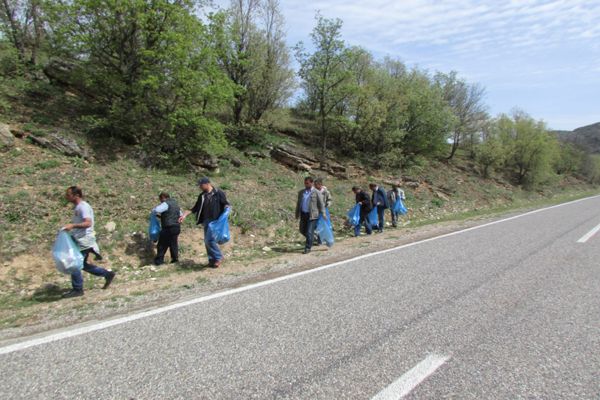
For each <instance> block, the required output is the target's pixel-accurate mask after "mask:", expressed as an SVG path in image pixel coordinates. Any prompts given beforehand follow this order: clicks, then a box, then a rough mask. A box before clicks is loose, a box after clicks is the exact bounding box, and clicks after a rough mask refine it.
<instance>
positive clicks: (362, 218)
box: [354, 214, 372, 236]
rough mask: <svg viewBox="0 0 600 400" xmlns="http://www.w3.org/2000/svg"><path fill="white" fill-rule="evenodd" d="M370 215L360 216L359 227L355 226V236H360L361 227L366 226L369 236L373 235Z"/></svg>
mask: <svg viewBox="0 0 600 400" xmlns="http://www.w3.org/2000/svg"><path fill="white" fill-rule="evenodd" d="M368 215H369V214H360V221H359V223H358V225H355V226H354V236H360V227H361V226H362V225H363V224H364V225H365V230H366V231H367V235H370V234H371V233H372V230H371V224H370V223H369V217H368Z"/></svg>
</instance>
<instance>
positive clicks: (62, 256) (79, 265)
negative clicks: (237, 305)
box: [52, 230, 83, 274]
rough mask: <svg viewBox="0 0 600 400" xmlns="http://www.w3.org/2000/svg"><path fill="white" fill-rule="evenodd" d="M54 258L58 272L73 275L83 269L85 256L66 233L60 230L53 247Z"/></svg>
mask: <svg viewBox="0 0 600 400" xmlns="http://www.w3.org/2000/svg"><path fill="white" fill-rule="evenodd" d="M52 257H53V258H54V263H55V264H56V269H57V270H58V272H62V273H63V274H71V273H73V272H76V271H78V270H79V271H80V270H82V269H83V255H82V254H81V251H80V250H79V246H77V244H75V241H74V240H73V238H72V237H71V235H69V234H68V233H67V232H66V231H64V230H60V231H59V232H58V235H56V240H55V241H54V246H52Z"/></svg>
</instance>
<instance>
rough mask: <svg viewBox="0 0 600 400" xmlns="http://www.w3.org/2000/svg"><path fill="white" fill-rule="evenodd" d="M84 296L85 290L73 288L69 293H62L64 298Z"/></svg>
mask: <svg viewBox="0 0 600 400" xmlns="http://www.w3.org/2000/svg"><path fill="white" fill-rule="evenodd" d="M79 296H83V290H75V289H71V290H69V291H68V292H67V293H65V294H63V295H62V298H63V299H70V298H71V297H79Z"/></svg>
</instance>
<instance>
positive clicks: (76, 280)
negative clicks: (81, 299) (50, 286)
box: [71, 249, 109, 290]
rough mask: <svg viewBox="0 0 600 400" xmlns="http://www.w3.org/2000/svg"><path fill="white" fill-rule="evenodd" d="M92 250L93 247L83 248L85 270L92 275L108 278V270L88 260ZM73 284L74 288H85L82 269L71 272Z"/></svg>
mask: <svg viewBox="0 0 600 400" xmlns="http://www.w3.org/2000/svg"><path fill="white" fill-rule="evenodd" d="M91 252H92V249H85V250H81V254H83V270H84V271H85V272H88V273H90V274H92V275H96V276H102V277H104V278H106V277H107V276H108V275H109V272H108V271H107V270H105V269H104V268H101V267H98V266H96V265H93V264H89V263H88V262H87V260H88V257H89V255H90V253H91ZM71 285H72V286H73V290H83V274H82V273H81V271H77V272H73V273H72V274H71Z"/></svg>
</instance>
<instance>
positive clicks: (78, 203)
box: [63, 186, 115, 298]
mask: <svg viewBox="0 0 600 400" xmlns="http://www.w3.org/2000/svg"><path fill="white" fill-rule="evenodd" d="M65 198H66V199H67V201H69V202H70V203H73V205H74V206H75V207H74V214H73V220H72V223H70V224H67V225H65V226H64V227H63V229H64V230H66V231H68V232H70V233H71V236H72V237H73V239H75V242H76V243H77V244H78V245H79V248H80V249H81V254H83V270H84V271H86V272H89V273H90V274H92V275H96V276H102V277H104V286H103V287H102V289H106V288H107V287H108V286H109V285H110V284H111V282H112V280H113V279H114V277H115V273H114V272H113V271H108V270H106V269H104V268H101V267H98V266H96V265H93V264H89V263H88V257H89V255H90V253H93V254H95V255H97V256H99V255H100V249H99V247H98V244H97V243H96V234H95V232H94V210H92V207H91V206H90V205H89V204H88V203H87V202H85V201H83V191H82V190H81V188H79V187H77V186H71V187H69V188H68V189H67V192H66V194H65ZM71 284H72V286H73V289H72V290H71V291H69V292H67V293H65V294H64V295H63V297H64V298H69V297H78V296H83V275H82V273H81V271H77V272H73V273H72V274H71Z"/></svg>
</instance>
